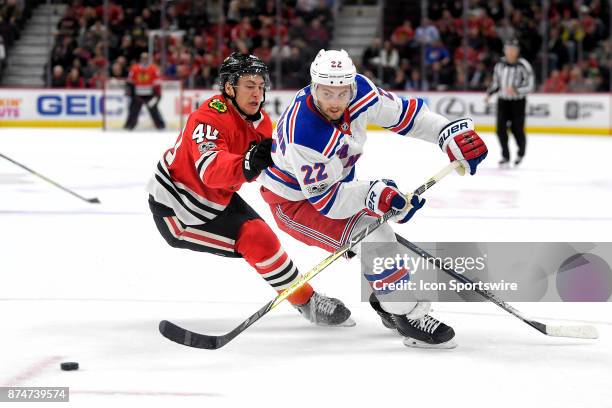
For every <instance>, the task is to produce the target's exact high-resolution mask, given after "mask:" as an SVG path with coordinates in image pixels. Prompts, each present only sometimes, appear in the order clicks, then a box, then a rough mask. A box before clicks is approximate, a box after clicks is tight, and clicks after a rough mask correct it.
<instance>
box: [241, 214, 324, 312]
mask: <svg viewBox="0 0 612 408" xmlns="http://www.w3.org/2000/svg"><path fill="white" fill-rule="evenodd" d="M235 249H236V251H237V252H238V253H239V254H240V255H242V257H243V258H244V259H245V260H246V261H247V262H248V263H249V265H251V266H252V267H253V268H255V269H256V270H257V272H259V274H260V275H261V277H262V278H264V280H265V281H266V282H268V284H269V285H270V286H272V287H273V288H274V289H275V290H276V291H277V292H279V293H280V292H282V291H283V290H284V289H286V288H288V287H289V286H291V284H292V283H293V282H295V281H296V280H297V279H298V277H299V276H300V275H299V272H298V270H297V268H296V267H295V265H293V261H291V259H290V258H289V256H288V255H287V253H286V252H285V251H284V250H283V248H282V247H281V245H280V242H279V240H278V238H277V237H276V234H274V232H273V231H272V230H271V229H270V227H269V226H268V225H267V224H266V223H265V222H264V221H263V220H250V221H247V222H246V223H244V225H243V226H242V228H241V229H240V232H239V233H238V239H236V245H235ZM313 291H314V290H313V289H312V286H310V285H309V284H308V283H306V284H304V285H302V287H300V288H299V289H298V290H297V291H295V292H294V293H293V294H292V295H291V296H289V297H288V298H287V300H288V301H289V302H291V303H292V304H294V305H303V304H304V303H307V302H308V300H309V299H310V297H311V296H312V293H313Z"/></svg>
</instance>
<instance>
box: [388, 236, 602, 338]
mask: <svg viewBox="0 0 612 408" xmlns="http://www.w3.org/2000/svg"><path fill="white" fill-rule="evenodd" d="M395 237H396V238H397V242H398V243H400V244H401V245H403V246H405V247H406V248H408V249H409V250H411V251H412V252H414V253H415V254H417V255H419V256H421V257H423V258H424V259H425V260H427V261H428V262H429V263H430V264H432V265H434V266H435V267H436V268H438V269H440V270H442V271H444V272H445V273H447V274H448V275H450V276H452V277H453V278H455V279H457V280H458V281H461V282H463V283H466V284H470V285H473V284H474V282H473V281H472V280H471V279H469V278H468V277H466V276H464V275H462V274H460V273H457V272H456V271H455V270H453V269H451V268H447V267H445V266H444V264H443V263H442V261H441V260H440V259H439V258H435V257H434V256H432V255H431V254H429V253H428V252H427V251H425V250H424V249H422V248H419V247H418V246H416V245H415V244H413V243H412V242H410V241H408V240H407V239H406V238H404V237H402V236H400V235H398V234H395ZM474 291H475V292H476V293H478V294H479V295H480V296H482V297H484V298H485V299H487V300H489V301H491V302H493V303H495V304H496V305H497V306H499V307H501V308H502V309H504V310H505V311H506V312H508V313H510V314H511V315H514V316H515V317H517V318H519V319H520V320H522V321H523V322H525V323H527V324H528V325H529V326H531V327H533V328H534V329H536V330H537V331H539V332H540V333H544V334H546V335H547V336H554V337H572V338H578V339H596V338H597V337H598V335H597V329H596V328H595V327H594V326H589V325H577V326H552V325H549V324H544V323H540V322H538V321H536V320H532V319H529V318H527V317H525V316H524V315H523V314H522V313H521V312H519V311H518V310H516V309H515V308H514V307H513V306H510V305H509V304H508V303H506V302H504V301H503V300H501V299H499V298H498V297H497V296H495V295H494V294H493V293H491V292H489V291H488V290H485V289H480V288H479V287H478V286H474Z"/></svg>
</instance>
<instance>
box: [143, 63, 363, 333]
mask: <svg viewBox="0 0 612 408" xmlns="http://www.w3.org/2000/svg"><path fill="white" fill-rule="evenodd" d="M219 82H220V83H219V85H220V87H221V90H222V94H219V95H215V96H213V97H211V98H210V99H208V100H206V101H205V102H204V103H203V104H202V105H201V106H200V108H199V109H198V110H197V111H195V112H193V113H191V114H190V115H189V118H188V120H187V124H186V125H185V128H184V129H183V131H182V132H181V134H180V135H179V137H178V139H177V141H176V143H175V145H174V147H172V148H171V149H169V150H168V151H166V152H165V153H164V155H163V157H162V159H161V160H160V161H159V163H158V164H157V169H156V171H155V174H154V176H153V177H152V179H151V181H150V182H149V184H148V186H147V191H148V192H149V194H150V195H149V206H150V209H151V212H152V213H153V219H154V221H155V224H156V226H157V228H158V230H159V232H160V233H161V235H162V236H163V237H164V239H165V240H166V241H167V242H168V244H170V245H171V246H173V247H176V248H186V249H190V250H194V251H200V252H209V253H212V254H215V255H220V256H226V257H234V258H244V259H245V260H246V261H247V263H248V264H249V265H251V266H252V267H253V268H255V270H256V271H257V272H258V273H259V274H260V276H261V277H262V278H263V279H264V280H265V281H266V282H268V284H270V285H271V286H272V288H274V289H275V290H276V291H277V292H281V291H282V290H284V289H286V288H288V287H289V286H291V284H292V283H293V282H295V281H296V280H297V279H298V278H299V273H298V270H297V268H296V267H295V265H294V264H293V262H292V261H291V259H290V258H289V256H288V255H287V253H286V252H285V251H284V250H283V248H282V247H281V245H280V242H279V240H278V238H277V237H276V235H275V234H274V232H273V231H272V230H271V229H270V227H269V226H268V225H267V224H266V223H265V222H264V221H263V220H262V219H261V217H260V216H259V215H258V214H257V213H256V212H255V210H253V209H252V208H251V207H250V206H249V205H248V204H247V203H246V202H245V201H244V200H243V199H242V198H241V197H240V195H239V194H238V193H237V192H238V190H240V187H241V186H242V185H243V184H244V183H248V182H252V181H254V180H255V179H257V178H258V177H259V174H260V172H261V171H262V170H264V169H265V168H267V167H268V166H270V165H271V164H272V158H271V148H272V139H271V136H272V122H271V121H270V118H269V117H268V115H267V114H266V113H265V111H263V110H262V109H261V107H262V105H263V103H264V101H265V91H266V89H267V88H268V86H269V78H268V68H267V66H266V65H265V64H264V63H263V62H262V61H261V60H260V59H259V58H257V57H254V56H252V55H250V56H248V55H242V54H239V53H233V54H232V55H230V56H229V57H228V58H226V59H225V61H224V62H223V64H222V65H221V68H220V72H219ZM288 300H289V302H290V303H291V304H292V305H293V306H295V307H296V308H297V309H298V310H299V312H300V313H301V314H302V315H303V316H304V317H306V318H307V319H309V320H310V321H311V322H313V323H315V324H319V325H327V326H352V325H354V322H353V321H352V319H351V318H350V314H351V312H350V311H349V310H348V309H347V308H346V307H345V306H344V304H343V303H342V302H340V301H339V300H337V299H334V298H328V297H325V296H323V295H320V294H319V293H317V292H315V291H314V290H313V288H312V287H311V286H310V285H309V284H305V285H303V286H302V287H301V288H300V289H299V290H297V291H296V292H295V293H294V294H292V295H291V296H289V297H288Z"/></svg>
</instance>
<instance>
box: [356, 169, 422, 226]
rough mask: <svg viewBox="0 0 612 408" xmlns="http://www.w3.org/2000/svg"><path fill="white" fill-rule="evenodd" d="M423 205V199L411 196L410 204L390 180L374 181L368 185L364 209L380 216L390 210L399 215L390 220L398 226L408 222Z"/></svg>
mask: <svg viewBox="0 0 612 408" xmlns="http://www.w3.org/2000/svg"><path fill="white" fill-rule="evenodd" d="M424 205H425V199H424V198H423V199H421V198H419V196H417V195H413V196H412V198H411V199H410V202H408V200H406V197H404V195H403V194H402V193H401V192H400V191H399V190H398V189H397V185H396V184H395V182H394V181H392V180H385V179H383V180H376V181H374V182H373V183H372V184H371V185H370V189H369V190H368V196H367V197H366V208H367V210H368V211H369V212H371V213H373V214H375V215H377V216H382V215H383V214H385V213H386V212H387V211H389V210H390V209H394V210H396V211H398V212H399V213H398V214H397V215H395V216H394V217H392V218H391V219H392V220H393V221H395V222H397V223H399V224H403V223H405V222H407V221H408V220H410V219H411V218H412V216H413V215H414V214H415V213H416V212H417V210H419V209H420V208H422V207H423V206H424Z"/></svg>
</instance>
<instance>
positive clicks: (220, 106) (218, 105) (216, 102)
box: [208, 99, 227, 113]
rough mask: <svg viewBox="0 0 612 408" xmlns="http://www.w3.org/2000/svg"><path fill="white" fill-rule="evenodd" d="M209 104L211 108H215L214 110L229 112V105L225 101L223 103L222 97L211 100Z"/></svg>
mask: <svg viewBox="0 0 612 408" xmlns="http://www.w3.org/2000/svg"><path fill="white" fill-rule="evenodd" d="M208 106H209V107H210V108H213V109H214V110H216V111H217V112H219V113H225V112H227V105H226V104H225V103H223V102H222V101H221V100H220V99H213V100H212V101H210V103H209V104H208Z"/></svg>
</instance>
